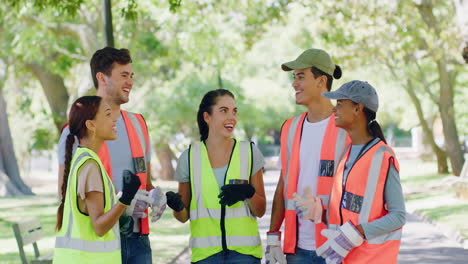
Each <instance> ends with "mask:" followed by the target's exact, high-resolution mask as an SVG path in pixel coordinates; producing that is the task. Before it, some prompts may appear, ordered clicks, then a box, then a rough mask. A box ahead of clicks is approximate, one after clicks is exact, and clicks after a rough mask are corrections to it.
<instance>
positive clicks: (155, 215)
mask: <svg viewBox="0 0 468 264" xmlns="http://www.w3.org/2000/svg"><path fill="white" fill-rule="evenodd" d="M149 197H150V198H151V199H152V202H151V204H150V207H151V213H150V215H151V222H156V221H158V220H159V218H161V215H162V214H163V213H164V210H165V209H166V203H167V198H166V195H165V194H164V193H163V192H162V191H161V188H159V187H156V188H154V189H152V190H151V191H150V192H149Z"/></svg>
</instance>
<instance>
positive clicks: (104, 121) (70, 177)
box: [53, 96, 140, 264]
mask: <svg viewBox="0 0 468 264" xmlns="http://www.w3.org/2000/svg"><path fill="white" fill-rule="evenodd" d="M68 122H69V126H70V135H69V136H68V137H67V143H66V153H65V174H64V175H65V178H64V181H63V184H62V186H61V190H62V197H64V198H62V200H61V202H60V206H59V209H58V212H57V226H56V230H57V237H56V241H55V250H54V259H53V263H59V264H60V263H66V264H72V263H80V264H82V263H121V254H120V237H119V226H118V220H119V217H120V215H121V214H122V213H123V212H124V211H125V208H126V207H127V206H128V205H130V202H131V200H132V199H133V197H134V196H135V193H136V192H137V190H138V187H139V186H140V180H139V179H138V177H137V176H136V175H132V174H131V173H128V174H127V175H126V176H124V185H123V190H122V195H121V197H120V199H119V202H117V201H116V200H117V198H116V195H115V191H114V186H113V185H112V181H111V180H110V179H109V177H108V175H107V173H106V171H105V169H104V167H103V165H102V163H101V161H100V160H99V157H98V156H97V154H96V153H98V152H99V149H100V147H101V145H102V143H103V142H104V140H113V139H116V137H117V134H116V130H115V122H116V119H114V118H112V116H111V109H110V107H109V104H107V103H106V102H105V101H103V100H102V99H101V97H99V96H84V97H81V98H78V99H77V100H76V101H75V102H74V103H73V105H72V107H71V110H70V114H69V120H68ZM75 137H76V138H78V139H79V147H78V148H77V150H76V151H75V153H74V154H73V157H72V146H73V144H74V142H75Z"/></svg>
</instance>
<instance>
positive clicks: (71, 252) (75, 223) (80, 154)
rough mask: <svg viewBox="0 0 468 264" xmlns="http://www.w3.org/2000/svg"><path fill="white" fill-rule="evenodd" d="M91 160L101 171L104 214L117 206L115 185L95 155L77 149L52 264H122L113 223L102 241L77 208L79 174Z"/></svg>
mask: <svg viewBox="0 0 468 264" xmlns="http://www.w3.org/2000/svg"><path fill="white" fill-rule="evenodd" d="M89 159H91V160H94V161H96V162H97V163H98V165H99V168H100V169H101V176H102V182H103V189H104V212H105V213H106V212H108V211H109V210H111V208H112V206H113V205H114V204H115V203H116V197H115V191H114V185H113V184H112V181H111V180H110V179H109V177H108V176H107V173H106V171H105V170H104V167H103V165H102V163H101V161H100V160H99V158H98V156H97V155H96V153H94V152H93V151H92V150H90V149H88V148H78V149H77V150H76V152H75V154H74V155H73V159H72V161H71V170H70V175H69V177H68V184H67V186H68V187H67V193H66V195H65V202H64V209H63V221H62V228H61V229H60V230H59V231H58V232H57V235H56V236H57V237H56V240H55V249H54V259H53V263H56V264H62V263H65V264H72V263H77V264H78V263H80V264H81V263H121V262H122V260H121V258H122V257H121V253H120V233H119V224H118V223H116V224H115V225H114V226H113V227H112V229H111V230H109V231H108V232H107V233H106V234H104V235H103V236H102V237H100V236H98V235H97V234H96V232H95V231H94V228H93V225H92V223H91V218H90V217H89V215H86V214H84V213H82V212H80V209H79V208H78V194H77V191H76V190H77V187H78V186H77V184H78V170H79V168H80V167H81V166H82V165H83V164H84V163H85V162H86V161H87V160H89Z"/></svg>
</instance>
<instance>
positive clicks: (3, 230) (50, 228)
mask: <svg viewBox="0 0 468 264" xmlns="http://www.w3.org/2000/svg"><path fill="white" fill-rule="evenodd" d="M157 184H158V185H162V189H163V191H164V192H166V191H169V190H172V191H176V186H177V183H175V182H157ZM50 190H51V193H47V194H41V195H34V196H21V197H14V198H0V263H2V264H3V263H5V264H6V263H10V264H20V263H21V261H20V258H19V254H18V247H17V244H16V240H15V239H14V234H13V229H12V227H11V226H12V224H11V221H15V220H18V219H25V218H28V217H38V218H39V219H40V221H41V224H42V228H43V231H44V233H43V234H44V238H43V240H44V241H43V240H40V241H39V250H40V252H41V255H47V254H50V253H52V251H53V246H54V236H55V221H56V220H55V219H56V216H55V214H56V211H57V206H58V203H57V198H55V193H52V192H55V188H53V187H51V188H50ZM150 229H151V234H150V241H151V247H152V254H153V263H167V262H169V261H170V260H171V259H172V258H174V257H175V256H176V255H178V254H179V253H180V252H181V251H182V250H183V249H184V248H185V247H186V246H187V245H188V239H189V233H190V225H189V223H188V222H187V223H185V224H182V223H180V222H178V221H177V220H176V219H175V218H174V217H173V215H172V209H170V208H169V207H168V208H167V209H166V211H165V212H164V214H163V215H162V217H161V219H159V220H158V221H157V222H155V223H151V222H150ZM25 251H26V254H27V256H28V257H29V258H32V257H33V256H34V252H33V249H32V246H31V245H28V246H26V247H25Z"/></svg>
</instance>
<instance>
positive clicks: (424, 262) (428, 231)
mask: <svg viewBox="0 0 468 264" xmlns="http://www.w3.org/2000/svg"><path fill="white" fill-rule="evenodd" d="M278 177H279V171H277V170H276V171H267V172H266V173H265V176H264V181H265V192H266V195H267V201H268V203H267V211H266V214H265V216H263V217H262V218H261V219H259V228H260V236H261V238H262V243H263V245H264V246H265V244H266V241H265V239H266V232H267V231H268V229H269V227H270V213H271V202H272V201H273V195H274V192H275V188H276V183H277V181H278ZM189 254H190V251H189V250H184V251H183V252H182V253H181V254H180V255H179V256H178V257H177V258H175V259H174V260H173V261H172V262H170V263H174V264H186V263H190V255H189ZM262 263H264V262H262ZM398 263H400V264H432V263H444V264H446V263H447V264H448V263H450V264H468V250H464V249H463V248H462V247H461V245H460V244H458V243H457V242H455V240H452V239H450V238H448V237H446V236H445V235H444V234H443V233H442V232H441V231H440V230H439V229H438V228H436V227H434V226H433V225H431V224H428V223H424V222H422V221H421V220H420V219H419V218H418V217H417V216H415V215H412V214H408V215H407V219H406V225H405V227H404V229H403V239H402V245H401V249H400V254H399V257H398Z"/></svg>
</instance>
